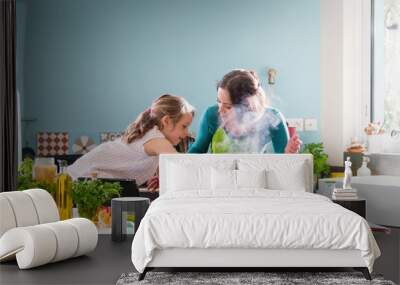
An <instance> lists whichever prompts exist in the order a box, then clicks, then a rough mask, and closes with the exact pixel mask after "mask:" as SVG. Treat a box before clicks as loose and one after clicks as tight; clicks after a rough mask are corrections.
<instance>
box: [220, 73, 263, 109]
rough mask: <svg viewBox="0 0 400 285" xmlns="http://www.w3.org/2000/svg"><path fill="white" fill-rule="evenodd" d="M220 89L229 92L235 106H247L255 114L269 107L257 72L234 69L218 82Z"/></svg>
mask: <svg viewBox="0 0 400 285" xmlns="http://www.w3.org/2000/svg"><path fill="white" fill-rule="evenodd" d="M218 88H222V89H225V90H227V91H228V93H229V96H230V99H231V102H232V104H233V105H247V106H248V108H249V109H250V110H251V111H255V112H258V111H261V110H262V111H263V110H264V109H265V107H266V106H267V98H266V96H265V93H264V90H263V89H262V88H261V84H260V79H259V77H258V75H257V73H256V72H255V71H252V70H245V69H234V70H232V71H231V72H229V73H227V74H225V76H224V77H223V78H222V80H221V81H219V82H218V84H217V89H218ZM253 96H254V97H253Z"/></svg>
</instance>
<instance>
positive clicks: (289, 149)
mask: <svg viewBox="0 0 400 285" xmlns="http://www.w3.org/2000/svg"><path fill="white" fill-rule="evenodd" d="M302 143H303V142H302V141H301V140H300V138H299V136H298V135H297V134H295V135H293V136H292V137H291V138H290V139H289V141H288V143H287V145H286V148H285V153H298V152H299V151H300V146H301V144H302Z"/></svg>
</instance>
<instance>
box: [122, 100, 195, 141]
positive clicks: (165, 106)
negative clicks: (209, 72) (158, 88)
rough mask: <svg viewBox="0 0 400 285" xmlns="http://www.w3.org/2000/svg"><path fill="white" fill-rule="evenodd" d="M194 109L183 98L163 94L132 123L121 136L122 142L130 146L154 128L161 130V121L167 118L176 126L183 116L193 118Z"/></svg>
mask: <svg viewBox="0 0 400 285" xmlns="http://www.w3.org/2000/svg"><path fill="white" fill-rule="evenodd" d="M194 111H195V109H194V107H193V106H192V105H190V104H189V103H188V102H187V101H186V100H185V99H184V98H183V97H179V96H174V95H170V94H165V95H162V96H160V97H159V98H158V99H157V100H155V101H154V102H153V103H152V104H151V106H150V108H147V109H146V110H145V111H144V112H142V113H140V114H139V116H138V117H137V118H136V120H135V121H133V122H132V123H131V124H130V125H129V126H128V127H127V128H126V131H125V133H124V134H123V136H122V141H123V142H125V143H127V144H130V143H132V142H133V141H135V140H137V139H140V138H141V137H143V136H144V135H145V134H146V133H147V132H148V131H150V130H151V129H152V128H153V127H154V126H157V127H158V128H159V129H160V130H162V128H163V126H162V124H161V119H162V118H163V117H164V116H168V117H169V118H170V119H172V122H173V123H174V124H176V123H177V122H178V121H179V120H180V119H181V118H182V116H183V115H184V114H191V115H192V116H194Z"/></svg>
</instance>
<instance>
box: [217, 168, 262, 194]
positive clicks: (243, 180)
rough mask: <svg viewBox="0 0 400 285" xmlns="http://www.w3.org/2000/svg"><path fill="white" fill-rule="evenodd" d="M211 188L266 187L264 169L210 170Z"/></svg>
mask: <svg viewBox="0 0 400 285" xmlns="http://www.w3.org/2000/svg"><path fill="white" fill-rule="evenodd" d="M211 188H212V189H213V190H231V191H232V190H239V189H242V188H267V177H266V171H265V170H230V169H215V168H212V170H211Z"/></svg>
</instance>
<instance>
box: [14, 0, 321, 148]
mask: <svg viewBox="0 0 400 285" xmlns="http://www.w3.org/2000/svg"><path fill="white" fill-rule="evenodd" d="M17 1H19V2H23V3H25V4H26V6H27V7H26V11H24V13H25V15H24V17H26V19H24V23H25V25H26V27H25V30H24V42H23V45H24V46H23V50H24V54H23V55H24V56H23V57H20V58H18V60H23V61H24V62H23V66H24V73H23V78H22V79H21V77H20V78H19V83H18V85H19V87H20V89H21V92H22V97H23V104H24V106H23V117H24V118H34V119H36V121H35V122H33V123H31V124H30V126H29V128H26V129H25V131H24V135H25V137H26V138H27V139H28V140H29V142H30V145H31V146H34V140H35V136H34V134H35V133H36V132H38V131H68V132H69V133H70V136H71V141H70V142H71V143H72V142H73V141H74V139H75V138H76V137H77V136H80V135H84V134H86V135H89V136H91V137H93V138H94V139H95V140H96V141H98V140H99V132H101V131H119V130H124V129H125V127H126V126H127V125H128V123H129V122H130V121H132V120H133V119H134V118H135V117H136V116H137V115H138V114H139V113H140V112H141V111H142V110H144V109H145V108H146V107H147V106H148V105H149V104H150V103H151V101H152V100H153V99H154V98H156V97H158V96H159V95H161V94H163V93H167V92H168V93H173V94H176V95H181V96H184V97H186V98H187V99H188V100H189V101H190V102H191V103H192V104H193V105H194V106H195V107H196V108H197V110H198V113H199V115H198V116H197V118H196V120H195V121H194V124H193V125H192V130H193V131H197V127H198V118H199V117H200V114H201V113H202V112H203V111H204V110H205V109H206V108H207V106H209V105H211V104H213V103H214V102H215V99H216V90H215V85H216V82H217V81H218V80H219V79H220V78H221V77H222V76H223V75H224V74H225V73H226V72H228V71H230V70H231V69H233V68H251V69H255V70H256V71H257V72H258V73H259V74H260V76H262V79H263V86H264V87H266V86H267V84H266V70H267V68H270V67H272V68H275V69H277V70H278V76H277V80H276V85H275V86H274V90H273V92H274V94H275V95H274V96H275V97H274V98H276V100H274V102H273V103H274V104H273V105H274V106H275V107H277V108H279V109H280V110H281V111H282V112H283V113H284V114H285V116H286V117H292V118H298V117H304V118H317V119H319V118H320V3H319V0H296V1H293V0H280V1H276V0H252V1H243V0H202V1H198V0H168V1H164V0H146V1H144V0H143V1H139V0H57V1H55V0H35V1H26V0H25V1H26V2H25V1H24V0H17ZM19 12H20V11H17V13H19ZM21 16H22V15H19V17H21ZM21 31H22V29H18V33H20V32H21ZM301 135H302V138H303V140H304V141H305V142H309V141H318V140H319V132H305V133H303V134H301Z"/></svg>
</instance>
